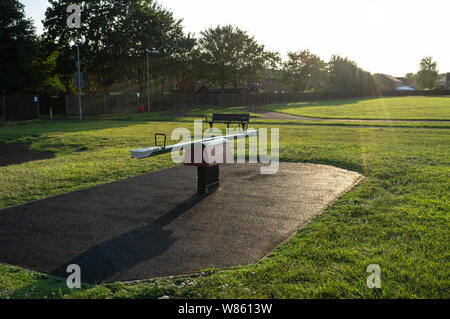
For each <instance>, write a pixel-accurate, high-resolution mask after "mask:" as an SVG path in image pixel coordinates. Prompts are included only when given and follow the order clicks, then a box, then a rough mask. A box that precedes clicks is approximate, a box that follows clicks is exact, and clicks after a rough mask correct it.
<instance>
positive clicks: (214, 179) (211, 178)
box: [197, 165, 220, 194]
mask: <svg viewBox="0 0 450 319" xmlns="http://www.w3.org/2000/svg"><path fill="white" fill-rule="evenodd" d="M219 186H220V183H219V165H214V166H209V167H201V166H197V192H198V193H199V194H205V193H210V192H212V191H214V190H216V189H217V188H218V187H219Z"/></svg>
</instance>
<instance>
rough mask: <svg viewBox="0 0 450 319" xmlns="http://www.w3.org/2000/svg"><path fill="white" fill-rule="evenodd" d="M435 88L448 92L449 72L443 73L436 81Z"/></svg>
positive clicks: (449, 88) (449, 86)
mask: <svg viewBox="0 0 450 319" xmlns="http://www.w3.org/2000/svg"><path fill="white" fill-rule="evenodd" d="M435 86H436V87H437V88H438V89H443V90H450V72H448V73H445V74H443V75H442V76H440V77H439V78H438V79H437V81H436V83H435Z"/></svg>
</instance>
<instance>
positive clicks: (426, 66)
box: [414, 57, 438, 90]
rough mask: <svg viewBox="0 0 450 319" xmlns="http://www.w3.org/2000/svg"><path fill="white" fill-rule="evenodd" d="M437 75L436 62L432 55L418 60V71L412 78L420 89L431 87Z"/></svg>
mask: <svg viewBox="0 0 450 319" xmlns="http://www.w3.org/2000/svg"><path fill="white" fill-rule="evenodd" d="M437 77H438V71H437V62H435V61H433V58H432V57H425V58H422V60H420V69H419V72H417V74H416V75H415V77H414V79H415V82H416V83H417V85H418V86H419V88H420V89H422V90H425V89H432V88H433V87H434V84H435V82H436V79H437Z"/></svg>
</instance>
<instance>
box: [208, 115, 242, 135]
mask: <svg viewBox="0 0 450 319" xmlns="http://www.w3.org/2000/svg"><path fill="white" fill-rule="evenodd" d="M249 121H250V114H248V113H247V114H221V113H213V114H212V116H211V117H208V116H207V117H206V123H208V124H209V127H210V128H212V127H213V124H214V123H223V124H227V127H228V128H230V125H231V124H239V127H242V129H243V130H244V131H246V130H247V129H248V123H249Z"/></svg>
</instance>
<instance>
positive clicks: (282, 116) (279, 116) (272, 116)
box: [258, 112, 450, 124]
mask: <svg viewBox="0 0 450 319" xmlns="http://www.w3.org/2000/svg"><path fill="white" fill-rule="evenodd" d="M258 113H259V114H261V115H262V117H263V118H264V119H267V120H297V121H314V122H367V123H408V122H414V123H429V124H432V123H435V124H438V123H441V124H444V123H447V124H450V121H446V120H436V121H429V120H367V119H334V118H317V117H306V116H296V115H291V114H286V113H279V112H258Z"/></svg>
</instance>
